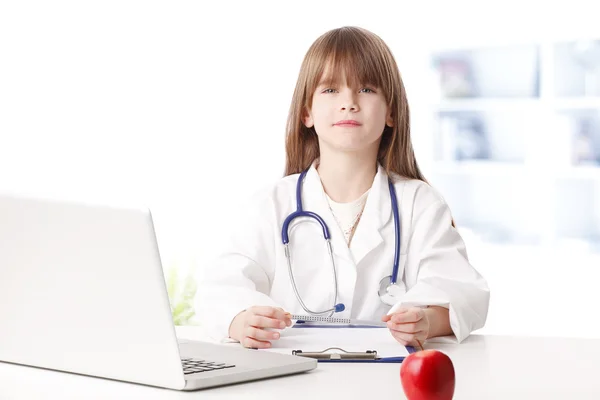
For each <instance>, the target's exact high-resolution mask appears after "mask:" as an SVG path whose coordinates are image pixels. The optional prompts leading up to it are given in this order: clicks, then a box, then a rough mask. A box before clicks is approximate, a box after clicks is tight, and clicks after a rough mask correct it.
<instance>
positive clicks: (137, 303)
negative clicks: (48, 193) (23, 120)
mask: <svg viewBox="0 0 600 400" xmlns="http://www.w3.org/2000/svg"><path fill="white" fill-rule="evenodd" d="M0 361H2V362H9V363H16V364H22V365H29V366H35V367H42V368H47V369H52V370H59V371H66V372H72V373H78V374H83V375H89V376H94V377H103V378H109V379H115V380H120V381H126V382H132V383H139V384H145V385H151V386H157V387H164V388H170V389H177V390H196V389H203V388H208V387H213V386H220V385H227V384H232V383H237V382H243V381H249V380H255V379H261V378H270V377H275V376H280V375H287V374H293V373H298V372H303V371H308V370H312V369H314V368H316V366H317V361H316V360H314V359H309V358H305V357H298V356H293V355H286V354H277V353H271V352H262V351H260V350H250V349H243V348H241V347H235V346H232V345H221V344H211V343H204V342H191V343H190V342H185V343H181V344H180V343H178V341H177V337H176V335H175V328H174V326H173V319H172V316H171V310H170V306H169V299H168V295H167V290H166V285H165V281H164V274H163V270H162V266H161V260H160V256H159V251H158V244H157V240H156V236H155V232H154V227H153V223H152V217H151V214H150V211H149V210H148V209H147V208H142V207H140V208H136V207H114V206H112V207H109V206H106V205H102V204H91V203H84V202H74V201H62V200H56V199H54V200H52V199H43V198H34V197H31V196H29V197H27V196H16V195H6V194H1V193H0Z"/></svg>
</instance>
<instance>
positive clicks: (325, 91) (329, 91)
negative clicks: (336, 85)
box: [321, 88, 335, 93]
mask: <svg viewBox="0 0 600 400" xmlns="http://www.w3.org/2000/svg"><path fill="white" fill-rule="evenodd" d="M334 91H335V89H331V88H329V89H325V90H323V91H322V92H321V93H333V92H334Z"/></svg>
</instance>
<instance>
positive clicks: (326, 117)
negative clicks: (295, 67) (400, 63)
mask: <svg viewBox="0 0 600 400" xmlns="http://www.w3.org/2000/svg"><path fill="white" fill-rule="evenodd" d="M323 76H327V75H326V74H323ZM307 111H308V112H307V113H306V115H305V116H304V119H303V122H304V124H305V125H306V126H307V127H308V128H311V127H313V126H314V127H315V131H316V132H317V136H318V137H319V145H320V147H321V148H322V149H323V146H326V147H327V148H328V149H329V150H335V151H344V152H356V151H361V150H367V149H373V147H375V146H376V147H375V148H379V141H380V139H381V135H382V133H383V129H384V128H385V125H386V124H387V125H389V126H392V124H393V120H392V118H391V115H390V113H389V111H388V107H387V104H386V101H385V98H384V96H383V93H382V91H381V89H379V88H376V87H372V86H368V85H365V86H361V87H356V88H350V87H348V85H347V81H346V79H345V77H344V79H342V80H341V84H339V85H337V86H335V85H326V84H319V86H317V89H316V90H315V92H314V94H313V100H312V107H311V109H310V110H307ZM344 120H353V121H356V122H357V123H358V125H357V126H350V125H340V124H339V122H340V121H344Z"/></svg>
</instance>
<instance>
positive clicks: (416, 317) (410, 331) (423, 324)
mask: <svg viewBox="0 0 600 400" xmlns="http://www.w3.org/2000/svg"><path fill="white" fill-rule="evenodd" d="M381 320H382V321H383V322H387V327H388V328H389V330H390V332H391V333H392V336H393V337H394V338H395V339H396V340H397V341H398V342H400V343H401V344H402V345H403V346H418V347H420V348H421V349H420V350H422V349H423V342H424V341H425V340H426V339H427V337H428V336H429V318H428V317H427V313H426V312H425V309H423V308H421V307H409V308H399V309H398V311H396V312H395V313H393V314H389V315H384V316H383V317H381Z"/></svg>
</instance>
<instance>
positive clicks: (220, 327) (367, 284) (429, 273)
mask: <svg viewBox="0 0 600 400" xmlns="http://www.w3.org/2000/svg"><path fill="white" fill-rule="evenodd" d="M298 176H299V174H295V175H291V176H287V177H285V178H282V179H281V180H279V181H278V182H277V183H276V184H274V185H272V186H270V187H268V189H267V190H263V191H260V192H259V193H258V194H257V195H256V196H255V199H254V202H253V203H252V204H251V205H250V206H249V207H248V209H247V210H246V211H245V212H244V214H243V215H245V216H244V218H243V220H242V221H239V222H238V224H237V225H236V227H235V232H234V234H233V237H232V238H231V239H230V242H229V243H228V245H227V250H226V251H225V252H224V253H223V254H222V255H221V256H220V257H219V258H218V259H217V260H216V261H215V262H214V263H211V264H210V265H207V266H204V268H205V270H204V274H203V276H202V279H201V281H200V282H199V287H198V292H197V296H196V312H197V318H198V320H199V322H200V324H201V325H202V326H204V327H205V329H206V332H207V334H209V335H210V336H212V337H214V338H215V339H216V340H221V339H225V338H227V337H228V329H229V325H230V324H231V321H232V319H233V318H234V317H235V316H236V315H237V314H238V313H239V312H241V311H242V310H244V309H246V308H249V307H251V306H255V305H267V306H275V307H281V308H283V309H284V310H285V311H288V312H290V313H292V314H306V312H305V311H304V310H303V309H302V307H301V306H300V304H299V302H298V300H297V299H296V296H295V294H294V291H293V289H292V286H291V283H290V277H289V274H288V266H287V262H286V258H285V254H284V247H283V245H282V239H281V228H282V224H283V221H284V220H285V218H286V217H287V216H288V215H289V214H290V213H292V212H294V211H295V210H296V183H297V180H298ZM387 179H388V177H387V174H386V172H385V170H384V169H383V168H382V167H381V165H379V167H378V171H377V174H376V176H375V179H374V181H373V185H372V187H371V191H370V193H369V195H368V198H367V202H366V204H365V207H364V211H363V214H362V217H361V219H360V222H359V224H358V226H357V228H356V231H355V233H354V237H353V239H352V241H351V244H350V248H349V247H348V245H347V243H346V241H345V238H344V235H343V232H342V231H341V229H340V228H339V226H338V225H337V223H336V221H335V219H334V216H333V214H332V212H331V210H330V209H329V206H328V203H327V199H326V197H325V192H324V190H323V186H322V184H321V180H320V178H319V175H318V173H317V171H316V169H315V167H314V165H313V166H312V167H311V168H310V169H309V171H308V173H307V175H306V178H305V180H304V184H303V189H302V199H303V209H304V210H305V211H312V212H315V213H317V214H319V215H320V216H321V217H322V218H323V219H324V220H325V222H326V223H327V226H328V227H329V231H330V234H331V243H332V247H333V252H334V256H335V262H336V268H337V271H338V286H339V291H338V299H337V303H343V304H344V305H345V307H346V309H345V310H344V311H343V312H341V313H336V314H335V316H336V317H340V318H357V319H363V320H380V319H381V317H382V316H383V315H385V314H386V313H391V312H393V311H395V310H396V309H398V308H399V307H401V306H426V305H438V306H443V307H447V308H449V311H450V325H451V327H452V330H453V332H454V335H455V338H456V340H457V341H458V342H461V341H462V340H464V339H465V338H466V337H467V336H468V335H469V334H470V333H471V332H472V331H473V330H476V329H479V328H481V327H483V325H484V323H485V320H486V317H487V312H488V305H489V289H488V286H487V283H486V281H485V280H484V278H483V277H482V276H481V275H480V274H479V273H478V272H477V271H476V270H475V269H474V268H473V267H472V266H471V265H470V264H469V261H468V259H467V254H466V250H465V245H464V243H463V240H462V239H461V237H460V235H459V233H458V231H457V230H456V229H455V228H453V227H452V226H451V214H450V210H449V208H448V205H447V204H446V203H445V201H444V199H443V198H442V197H441V196H440V195H439V194H438V193H437V192H436V191H435V190H434V189H433V188H432V187H431V186H429V185H428V184H426V183H424V182H422V181H419V180H414V179H406V178H401V177H398V176H394V182H395V189H396V193H397V198H398V204H399V212H400V221H401V254H400V269H399V274H398V275H399V281H400V282H399V285H400V286H401V288H402V292H403V295H402V296H401V298H400V301H399V302H398V303H397V304H396V305H394V306H393V307H390V306H389V305H386V304H384V303H382V302H381V301H380V298H379V296H378V293H377V291H378V288H379V281H380V280H381V279H382V278H383V277H384V276H388V275H390V274H391V271H392V267H393V258H394V219H393V214H392V209H391V200H390V193H389V187H388V184H387ZM302 219H304V220H305V221H306V222H302V223H301V222H300V220H299V219H295V220H294V222H292V223H291V224H290V229H289V232H290V245H289V246H290V252H291V255H292V262H293V264H292V265H293V270H294V278H295V280H296V285H297V287H298V290H299V292H300V295H301V296H302V299H303V301H304V303H305V304H306V306H307V307H308V308H309V309H312V310H325V309H329V308H331V307H332V306H333V304H334V300H333V293H334V290H333V289H334V286H333V285H334V284H333V273H332V266H331V261H330V258H329V255H328V252H327V249H326V245H325V241H324V238H323V232H322V230H321V228H320V225H318V224H317V223H316V222H312V221H313V220H311V219H305V218H302ZM308 221H310V222H308Z"/></svg>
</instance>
